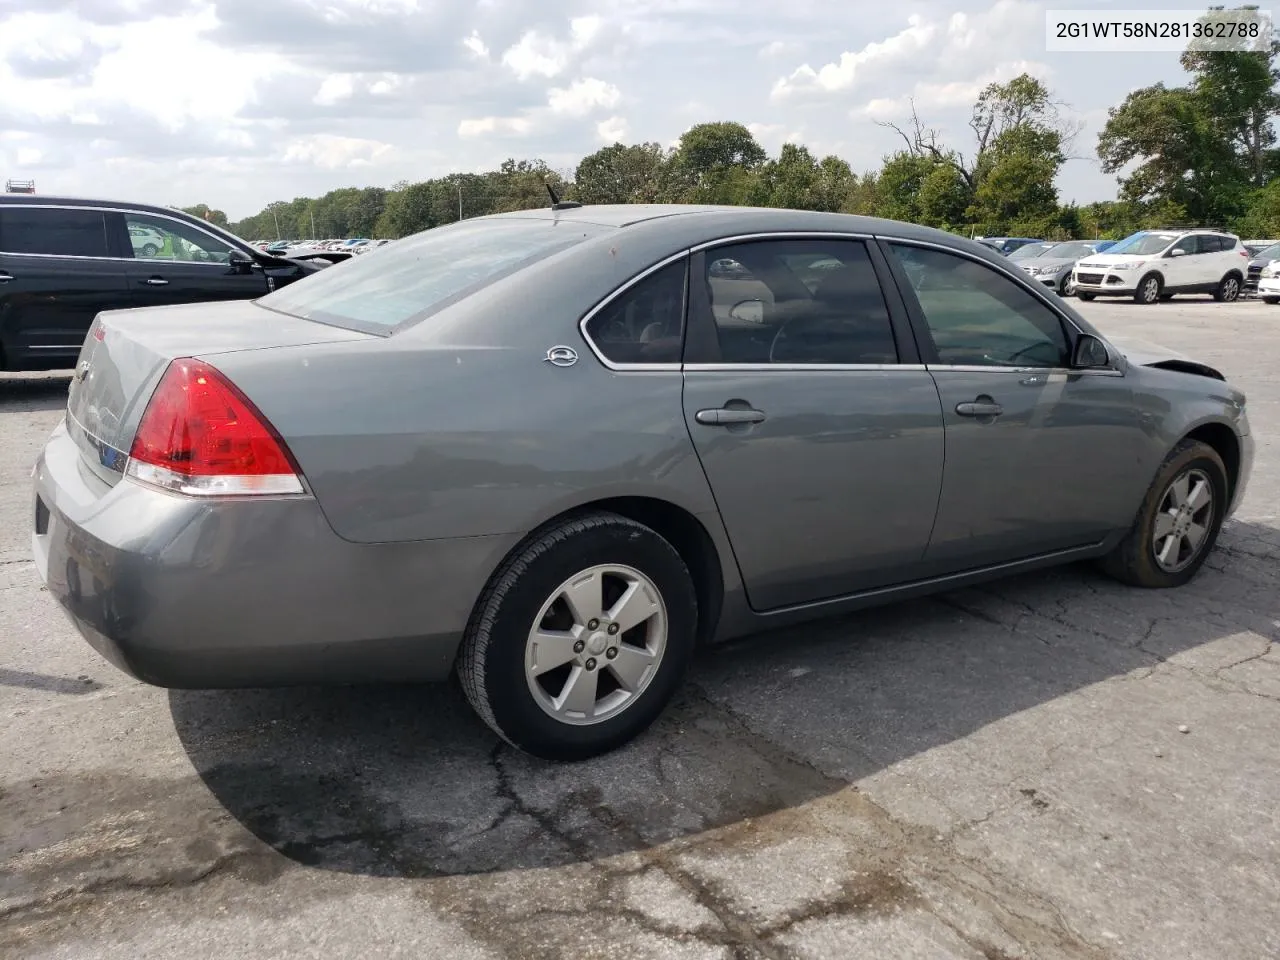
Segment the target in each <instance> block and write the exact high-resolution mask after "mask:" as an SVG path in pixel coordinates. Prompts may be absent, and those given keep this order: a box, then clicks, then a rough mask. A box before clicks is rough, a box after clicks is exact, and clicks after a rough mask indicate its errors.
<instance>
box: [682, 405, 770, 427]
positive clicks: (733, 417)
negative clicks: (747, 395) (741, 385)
mask: <svg viewBox="0 0 1280 960" xmlns="http://www.w3.org/2000/svg"><path fill="white" fill-rule="evenodd" d="M693 419H695V420H697V421H698V422H699V423H705V424H706V425H707V426H709V427H727V426H732V425H733V424H735V423H762V422H764V411H763V410H753V409H751V408H750V407H747V408H745V409H744V408H742V407H716V408H714V409H711V410H699V411H698V412H697V413H695V414H694V415H693Z"/></svg>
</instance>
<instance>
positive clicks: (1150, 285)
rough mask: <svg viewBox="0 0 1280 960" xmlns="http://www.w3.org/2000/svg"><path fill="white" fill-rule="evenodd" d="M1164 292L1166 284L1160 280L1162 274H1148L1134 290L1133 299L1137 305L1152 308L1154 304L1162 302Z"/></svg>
mask: <svg viewBox="0 0 1280 960" xmlns="http://www.w3.org/2000/svg"><path fill="white" fill-rule="evenodd" d="M1163 292H1164V283H1163V282H1162V281H1161V279H1160V274H1158V273H1148V274H1147V275H1146V276H1144V277H1143V278H1142V279H1141V280H1139V281H1138V285H1137V286H1136V287H1134V288H1133V299H1134V302H1135V303H1142V304H1146V305H1147V306H1150V305H1151V304H1153V303H1159V302H1160V294H1161V293H1163Z"/></svg>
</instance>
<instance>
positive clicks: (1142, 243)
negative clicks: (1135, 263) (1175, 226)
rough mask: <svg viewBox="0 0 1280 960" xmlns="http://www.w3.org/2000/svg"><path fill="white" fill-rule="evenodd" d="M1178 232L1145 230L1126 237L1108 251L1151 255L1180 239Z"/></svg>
mask: <svg viewBox="0 0 1280 960" xmlns="http://www.w3.org/2000/svg"><path fill="white" fill-rule="evenodd" d="M1178 236H1179V235H1178V234H1176V233H1148V232H1147V231H1145V230H1143V231H1140V232H1139V233H1135V234H1133V235H1132V236H1129V237H1125V238H1124V239H1123V240H1121V241H1120V242H1119V243H1117V244H1116V245H1115V246H1114V247H1112V248H1111V249H1109V250H1108V251H1107V253H1129V254H1136V255H1138V256H1150V255H1151V254H1153V253H1159V252H1160V251H1162V250H1163V249H1164V248H1165V247H1167V246H1169V244H1171V243H1173V241H1175V240H1177V239H1178Z"/></svg>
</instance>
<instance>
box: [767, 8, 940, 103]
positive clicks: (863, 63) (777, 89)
mask: <svg viewBox="0 0 1280 960" xmlns="http://www.w3.org/2000/svg"><path fill="white" fill-rule="evenodd" d="M937 33H938V25H937V24H936V23H933V22H930V21H927V20H925V19H924V18H923V17H921V16H920V15H919V14H912V15H911V16H910V17H908V18H907V26H906V27H905V28H904V29H902V30H901V31H899V32H898V33H896V34H894V35H893V36H892V37H889V38H888V39H887V40H878V41H874V42H872V43H868V44H867V45H866V46H864V47H863V48H862V49H860V50H856V51H850V52H846V53H842V54H840V59H839V60H837V61H835V62H834V63H828V64H824V65H823V66H822V67H820V68H818V69H817V70H815V69H814V68H813V67H811V66H809V64H807V63H805V64H802V65H801V66H799V67H797V68H796V69H795V71H793V72H792V74H791V75H790V76H788V77H783V78H782V79H780V80H778V82H777V83H775V84H774V86H773V91H772V94H771V95H772V97H773V99H775V100H783V99H786V98H787V97H791V96H794V95H795V94H797V93H806V92H817V93H833V92H837V91H840V90H848V89H849V88H850V87H852V86H853V85H854V84H855V83H856V82H857V81H858V80H860V79H861V77H862V73H863V71H866V70H869V69H875V68H877V67H878V68H880V69H882V70H883V69H887V68H889V67H892V66H893V65H895V64H897V63H901V62H906V61H909V60H912V59H914V58H916V57H918V56H920V54H921V53H923V51H924V50H925V48H926V47H928V46H929V45H930V44H931V43H932V42H933V39H934V37H935V36H936V35H937Z"/></svg>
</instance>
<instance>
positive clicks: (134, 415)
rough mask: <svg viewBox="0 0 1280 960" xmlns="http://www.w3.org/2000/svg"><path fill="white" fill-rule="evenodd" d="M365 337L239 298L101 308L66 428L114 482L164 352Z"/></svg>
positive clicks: (164, 361) (200, 352)
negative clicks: (128, 307)
mask: <svg viewBox="0 0 1280 960" xmlns="http://www.w3.org/2000/svg"><path fill="white" fill-rule="evenodd" d="M370 339H376V338H375V337H373V336H371V335H369V334H366V333H361V332H359V331H354V330H344V329H340V328H338V327H332V326H327V325H325V324H322V323H316V322H314V321H311V320H304V319H302V318H300V317H291V316H287V315H285V314H281V313H276V312H274V311H271V310H267V309H265V308H263V307H260V306H258V305H256V304H254V303H252V302H250V301H243V300H241V301H225V302H221V303H197V304H182V305H179V306H172V307H151V308H146V309H138V310H119V311H112V312H108V313H103V314H100V315H99V316H98V318H97V319H96V320H95V321H94V323H93V326H92V327H91V328H90V330H89V335H88V336H87V337H85V341H84V345H83V346H82V347H81V349H80V356H79V357H78V358H77V363H76V368H75V374H74V376H73V377H72V380H71V388H70V391H69V393H68V397H67V429H68V432H70V434H71V435H72V437H73V438H74V439H75V442H76V444H77V445H78V446H79V447H80V450H81V452H82V454H83V456H84V460H85V463H86V464H87V465H88V467H89V468H90V469H91V470H93V472H94V473H95V474H97V475H98V476H99V477H100V478H101V479H102V480H104V481H105V482H107V483H109V484H114V483H115V482H116V481H118V480H119V479H120V477H121V475H122V474H123V471H124V468H125V463H126V461H127V460H128V456H129V448H130V446H131V444H132V442H133V436H134V433H135V432H136V431H137V428H138V422H139V420H140V419H141V417H142V413H143V411H144V410H145V409H146V406H147V401H148V400H149V399H150V398H151V394H152V392H153V391H154V390H155V387H156V384H157V383H158V382H159V380H160V377H161V376H162V375H163V374H164V371H165V369H166V368H167V367H168V365H169V362H170V361H171V360H173V359H175V358H177V357H196V356H198V357H202V358H216V356H217V355H218V354H225V353H235V352H240V351H242V350H264V349H271V348H276V347H290V346H302V345H305V344H312V343H332V342H339V341H351V340H370ZM212 362H213V363H214V364H215V365H216V363H217V361H216V359H214V360H213V361H212Z"/></svg>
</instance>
